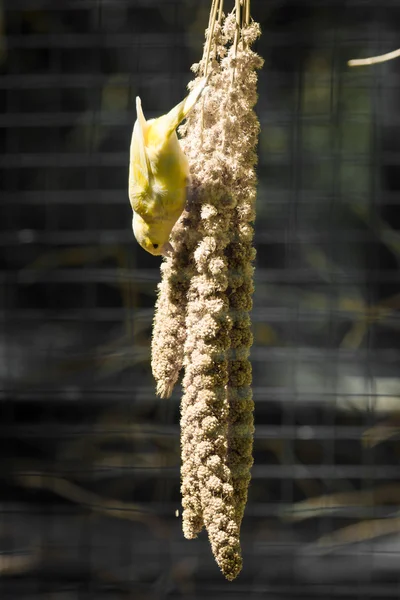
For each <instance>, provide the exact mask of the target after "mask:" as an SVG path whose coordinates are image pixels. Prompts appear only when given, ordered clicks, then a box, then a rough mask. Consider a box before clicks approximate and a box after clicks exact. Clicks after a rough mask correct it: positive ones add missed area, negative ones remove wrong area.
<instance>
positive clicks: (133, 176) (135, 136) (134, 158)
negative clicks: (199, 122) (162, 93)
mask: <svg viewBox="0 0 400 600" xmlns="http://www.w3.org/2000/svg"><path fill="white" fill-rule="evenodd" d="M136 112H137V119H136V122H135V125H134V128H133V133H132V141H131V148H130V162H129V199H130V201H131V204H132V208H133V210H136V211H137V206H135V205H136V204H137V202H138V198H141V197H143V196H145V195H146V192H147V190H148V188H149V186H150V178H151V176H152V174H151V165H150V161H149V157H148V155H147V151H146V133H147V128H148V126H147V121H146V119H145V117H144V114H143V111H142V104H141V102H140V98H139V97H137V98H136Z"/></svg>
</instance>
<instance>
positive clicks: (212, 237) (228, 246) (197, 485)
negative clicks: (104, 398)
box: [153, 0, 262, 580]
mask: <svg viewBox="0 0 400 600" xmlns="http://www.w3.org/2000/svg"><path fill="white" fill-rule="evenodd" d="M222 4H223V2H222V0H214V2H213V5H212V11H211V18H210V24H209V28H208V30H207V38H206V44H205V50H204V55H203V59H202V61H201V62H200V63H199V64H198V65H194V67H193V70H194V72H195V73H196V75H197V78H196V80H195V81H194V82H192V84H191V85H192V86H193V85H196V82H197V81H198V79H199V78H200V77H203V76H204V74H208V75H209V81H208V90H207V92H206V93H205V94H204V97H203V98H202V99H201V101H200V102H199V103H198V104H197V105H196V106H195V107H194V109H193V111H192V113H191V114H190V115H189V118H188V119H187V121H186V123H185V124H184V125H183V126H181V128H180V133H181V134H182V136H183V137H182V140H181V144H182V147H183V149H184V151H185V154H186V156H187V157H188V160H189V164H190V171H191V176H192V199H191V202H190V206H189V207H188V212H187V213H185V214H184V215H183V217H182V218H181V219H180V221H179V222H178V224H177V226H176V227H175V229H174V230H173V232H172V237H171V242H172V244H173V246H174V247H176V248H177V253H176V256H175V257H171V258H167V260H166V261H165V263H164V266H163V271H162V273H163V281H162V283H161V286H160V293H159V298H158V305H157V314H156V318H155V329H154V339H153V372H154V374H155V376H156V379H157V381H158V384H157V385H158V391H159V393H160V392H161V393H163V395H169V392H170V391H171V389H172V386H173V384H174V383H175V381H176V380H177V378H178V372H179V370H180V368H181V367H182V366H183V367H184V376H183V397H182V403H181V448H182V469H181V480H182V486H181V491H182V505H183V515H182V516H183V531H184V535H185V537H187V538H193V537H195V536H196V535H197V533H198V532H199V531H200V530H201V528H202V527H203V525H204V526H205V527H206V529H207V532H208V535H209V539H210V543H211V547H212V551H213V554H214V556H215V559H216V561H217V563H218V565H219V567H220V568H221V571H222V572H223V574H224V575H225V577H226V578H227V579H230V580H232V579H234V578H235V577H236V576H237V575H238V573H239V572H240V570H241V567H242V559H241V549H240V525H241V520H242V517H243V512H244V508H245V504H246V500H247V488H248V484H249V481H250V468H251V465H252V443H253V432H254V425H253V400H252V394H251V387H250V386H251V364H250V361H249V353H250V347H251V344H252V335H251V323H250V317H249V312H250V310H251V307H252V293H253V266H252V261H253V260H254V257H255V251H254V248H253V246H252V241H253V226H252V223H253V221H254V217H255V210H254V209H255V206H254V205H255V189H256V176H255V171H254V166H255V163H256V145H257V138H258V133H259V124H258V120H257V117H256V115H255V113H254V110H253V107H254V105H255V103H256V100H257V93H256V86H257V74H256V70H257V69H259V68H260V67H261V66H262V60H261V58H260V57H258V56H257V54H255V53H254V52H253V51H252V50H251V45H252V44H253V43H254V42H255V40H256V39H257V37H258V35H259V34H260V29H259V26H258V25H257V24H256V23H254V22H251V23H250V17H249V2H248V1H247V2H246V1H245V2H243V3H242V4H241V3H240V2H236V11H234V12H232V13H230V14H229V15H227V16H226V18H223V14H222ZM179 261H181V262H180V263H179ZM179 265H180V266H179ZM177 290H178V291H177ZM171 302H172V307H171ZM178 344H179V349H178V347H177V345H178ZM172 348H173V349H174V355H173V356H172V354H173V353H172V352H171V349H172ZM157 352H160V355H159V356H158V355H157ZM169 357H171V362H170V363H169V362H168V361H169V360H170V358H169Z"/></svg>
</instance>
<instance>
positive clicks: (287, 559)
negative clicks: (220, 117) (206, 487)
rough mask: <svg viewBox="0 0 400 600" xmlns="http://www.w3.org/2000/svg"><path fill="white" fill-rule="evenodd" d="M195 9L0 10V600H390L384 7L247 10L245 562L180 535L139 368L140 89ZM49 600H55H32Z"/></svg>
mask: <svg viewBox="0 0 400 600" xmlns="http://www.w3.org/2000/svg"><path fill="white" fill-rule="evenodd" d="M208 10H209V2H208V1H205V0H202V1H200V2H199V1H198V0H179V1H178V0H171V1H168V2H162V3H160V2H155V1H150V0H147V1H146V0H140V1H138V0H135V1H133V0H113V1H112V2H111V1H107V0H63V1H62V2H54V0H52V1H49V0H12V1H11V0H9V1H8V0H3V1H2V2H1V3H0V16H1V18H0V28H1V32H0V68H1V73H2V76H1V78H0V89H1V93H0V129H1V135H0V147H1V155H0V181H1V188H2V195H1V203H0V247H1V252H0V281H1V288H0V319H1V329H0V331H1V337H0V344H1V347H0V357H1V359H0V370H1V371H0V379H1V388H0V394H1V404H0V410H1V419H0V430H1V436H0V439H1V444H2V460H1V471H0V473H1V480H2V485H1V488H0V490H1V491H0V515H1V517H0V595H1V597H2V598H16V597H18V598H32V599H33V598H43V597H49V598H50V597H51V598H57V599H63V600H64V599H67V598H68V599H69V598H71V599H72V598H96V599H97V598H103V597H107V598H121V597H133V598H138V599H140V598H169V597H174V598H175V597H187V598H203V597H207V598H208V599H209V600H212V599H213V598H217V597H218V598H220V597H229V598H230V600H234V599H235V598H238V599H239V598H243V597H244V596H246V597H251V598H271V599H274V598H287V599H289V598H290V599H293V598H303V597H307V598H321V599H322V598H324V599H325V598H339V597H340V598H363V600H366V599H368V598H371V599H372V598H398V597H399V594H400V585H399V583H400V580H399V575H398V573H399V569H398V565H399V561H400V550H399V540H400V537H399V523H400V521H399V516H398V510H399V508H398V506H399V502H400V485H399V483H398V479H399V466H398V462H399V453H400V446H399V441H398V433H399V419H398V415H399V408H398V407H399V400H400V380H399V376H398V365H399V357H400V352H399V350H400V349H399V337H398V329H399V311H398V309H399V305H400V290H399V271H398V261H399V256H400V233H399V228H400V219H399V209H398V205H399V195H398V189H399V185H400V180H399V176H398V169H399V160H400V154H399V153H400V147H399V141H398V140H399V136H398V135H397V133H398V127H399V123H400V112H399V108H398V107H399V106H400V104H399V95H400V92H399V89H400V81H399V77H400V67H399V64H400V63H399V62H398V61H393V62H391V63H386V64H381V65H377V66H374V67H368V68H360V69H349V68H348V67H347V65H346V62H347V60H348V59H351V58H356V57H358V56H369V55H373V54H378V53H380V52H386V51H390V50H392V49H394V48H395V47H396V38H398V23H399V22H400V21H399V17H400V8H399V6H398V3H397V2H396V1H388V0H386V1H385V2H383V3H379V4H377V3H374V2H372V0H371V1H369V0H357V1H355V0H329V1H328V0H318V1H315V2H309V1H307V2H305V1H303V0H290V1H289V0H288V1H285V0H270V1H269V2H263V1H261V0H253V3H252V15H253V17H254V19H255V20H257V21H259V22H260V23H261V27H262V31H263V34H262V37H261V39H260V41H259V43H258V48H257V50H258V52H259V54H260V55H261V56H263V57H264V58H265V60H266V63H265V67H264V69H263V71H262V73H261V74H260V83H259V102H258V105H257V111H258V114H259V117H260V121H261V127H262V131H261V135H260V142H259V165H258V177H259V194H258V205H257V210H258V213H257V223H256V246H257V251H258V255H257V265H256V266H257V268H256V276H255V277H256V292H255V296H254V309H253V313H252V318H253V325H254V337H255V344H254V347H253V350H252V363H253V375H254V397H255V401H256V414H255V420H256V434H255V451H254V457H255V465H254V467H253V470H252V484H251V487H250V496H249V502H248V506H247V509H246V513H245V520H244V524H243V550H244V565H245V566H244V570H243V573H242V574H241V576H240V577H239V578H238V580H237V581H235V582H234V583H229V584H228V583H227V582H225V581H224V580H223V579H222V577H221V575H220V573H219V572H218V570H217V567H216V566H215V565H214V563H213V561H212V557H211V553H210V551H209V547H208V542H207V539H206V538H205V537H203V536H202V535H201V536H200V537H199V539H198V540H196V541H191V542H189V541H186V540H184V538H183V536H182V533H181V528H180V519H179V518H176V516H175V512H176V511H177V510H179V509H180V495H179V426H178V420H179V392H176V393H175V394H174V395H173V397H172V399H171V400H169V401H160V400H158V399H157V398H156V396H155V392H154V382H153V380H152V377H151V373H150V367H149V352H150V350H149V349H150V336H151V324H152V318H153V309H154V302H155V294H156V284H157V282H158V280H159V277H160V274H159V260H158V259H157V258H154V257H151V256H149V255H147V254H145V253H144V252H143V251H142V250H141V249H140V248H139V246H138V245H137V244H136V243H135V242H134V240H133V236H132V231H131V209H130V206H129V202H128V198H127V173H128V164H127V161H128V148H129V142H130V135H131V131H132V125H133V122H134V120H135V111H134V98H135V96H136V95H140V96H141V98H142V102H143V105H144V107H145V109H146V115H149V116H155V115H157V114H161V113H163V112H165V109H166V108H168V107H170V106H173V105H174V103H176V102H178V101H179V100H180V99H181V97H182V96H183V94H184V91H185V85H186V83H187V82H188V80H189V79H190V74H189V73H190V71H189V69H190V65H191V64H192V63H193V62H197V61H198V60H199V57H200V53H201V48H202V43H203V35H204V28H205V25H206V22H207V16H208ZM47 594H48V596H46V595H47Z"/></svg>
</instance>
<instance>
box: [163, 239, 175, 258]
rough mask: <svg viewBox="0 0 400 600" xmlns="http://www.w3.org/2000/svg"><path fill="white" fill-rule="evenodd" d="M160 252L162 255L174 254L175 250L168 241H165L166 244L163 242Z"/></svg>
mask: <svg viewBox="0 0 400 600" xmlns="http://www.w3.org/2000/svg"><path fill="white" fill-rule="evenodd" d="M161 254H162V255H163V256H173V255H174V254H175V250H174V248H173V246H172V245H171V244H170V243H169V242H167V243H166V244H164V246H163V249H162V252H161Z"/></svg>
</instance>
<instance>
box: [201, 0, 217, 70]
mask: <svg viewBox="0 0 400 600" xmlns="http://www.w3.org/2000/svg"><path fill="white" fill-rule="evenodd" d="M217 8H218V0H213V2H212V5H211V12H210V20H209V23H208V31H207V42H206V53H205V54H206V57H205V65H204V75H205V76H206V75H207V74H208V61H209V60H210V51H211V44H212V42H213V40H214V27H215V21H216V19H217Z"/></svg>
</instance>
